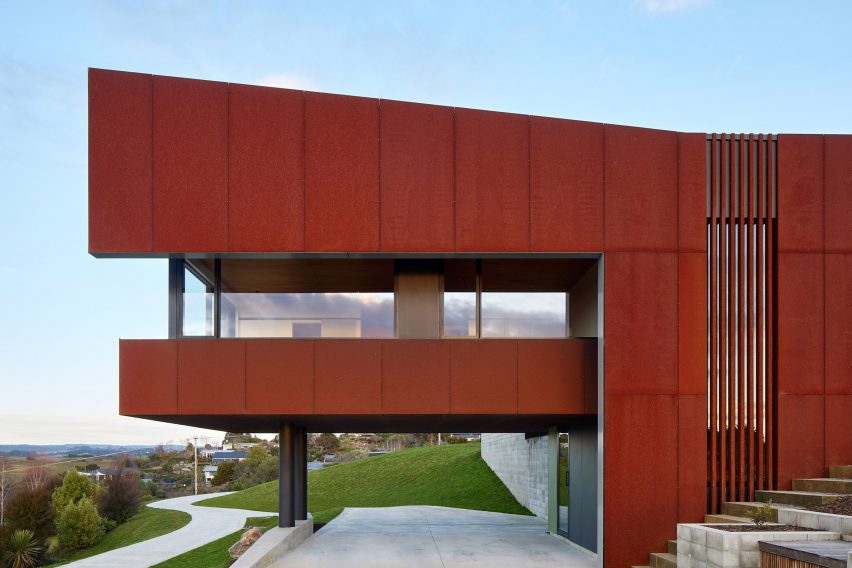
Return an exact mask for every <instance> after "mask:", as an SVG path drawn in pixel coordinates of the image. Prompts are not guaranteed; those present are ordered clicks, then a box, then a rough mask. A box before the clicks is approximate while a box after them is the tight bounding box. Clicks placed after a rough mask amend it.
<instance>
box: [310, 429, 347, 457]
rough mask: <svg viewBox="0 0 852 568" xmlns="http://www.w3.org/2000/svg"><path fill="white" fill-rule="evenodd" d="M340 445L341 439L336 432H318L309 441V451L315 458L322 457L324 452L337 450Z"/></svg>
mask: <svg viewBox="0 0 852 568" xmlns="http://www.w3.org/2000/svg"><path fill="white" fill-rule="evenodd" d="M339 447H340V440H339V439H338V438H337V436H335V435H334V434H332V433H330V432H325V433H323V434H317V435H316V436H315V437H313V438H312V439H311V441H310V442H309V443H308V453H309V454H311V456H312V457H313V458H314V459H322V456H323V455H324V454H328V453H331V452H333V451H334V450H337V449H338V448H339Z"/></svg>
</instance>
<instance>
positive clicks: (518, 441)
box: [482, 433, 547, 520]
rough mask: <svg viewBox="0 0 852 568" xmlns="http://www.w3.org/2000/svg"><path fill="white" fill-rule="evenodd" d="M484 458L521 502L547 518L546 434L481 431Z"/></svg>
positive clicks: (539, 515)
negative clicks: (484, 432)
mask: <svg viewBox="0 0 852 568" xmlns="http://www.w3.org/2000/svg"><path fill="white" fill-rule="evenodd" d="M482 459H484V460H485V463H487V464H488V466H489V467H490V468H491V469H492V470H494V473H496V474H497V477H499V478H500V480H501V481H502V482H503V483H504V484H505V485H506V487H508V488H509V491H511V492H512V495H514V496H515V499H517V500H518V502H519V503H520V504H521V505H523V506H524V507H526V508H527V509H529V510H530V512H532V513H533V514H534V515H535V516H537V517H539V518H541V519H545V520H546V519H547V436H538V437H535V438H530V439H526V437H525V436H524V434H517V433H502V434H482Z"/></svg>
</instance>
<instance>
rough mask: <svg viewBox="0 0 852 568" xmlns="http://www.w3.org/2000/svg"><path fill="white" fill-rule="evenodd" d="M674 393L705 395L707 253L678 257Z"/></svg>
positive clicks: (691, 253)
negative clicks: (676, 345) (676, 344)
mask: <svg viewBox="0 0 852 568" xmlns="http://www.w3.org/2000/svg"><path fill="white" fill-rule="evenodd" d="M677 363H678V390H679V392H680V394H690V395H706V393H707V254H706V253H703V252H702V253H694V252H690V253H681V254H679V255H678V362H677Z"/></svg>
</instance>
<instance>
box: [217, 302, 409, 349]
mask: <svg viewBox="0 0 852 568" xmlns="http://www.w3.org/2000/svg"><path fill="white" fill-rule="evenodd" d="M393 302H394V298H393V293H392V292H373V293H358V292H351V293H255V294H250V293H231V292H226V293H223V294H222V337H366V338H388V337H393V336H394V328H393V319H394V314H393Z"/></svg>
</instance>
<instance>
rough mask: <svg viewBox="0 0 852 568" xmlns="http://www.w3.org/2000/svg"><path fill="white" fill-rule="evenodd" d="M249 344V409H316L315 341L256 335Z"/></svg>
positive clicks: (265, 411) (283, 411)
mask: <svg viewBox="0 0 852 568" xmlns="http://www.w3.org/2000/svg"><path fill="white" fill-rule="evenodd" d="M245 344H246V351H245V393H246V395H245V396H246V413H248V414H310V413H312V412H313V411H314V343H313V341H305V340H294V341H281V340H280V339H253V340H247V341H246V342H245Z"/></svg>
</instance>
